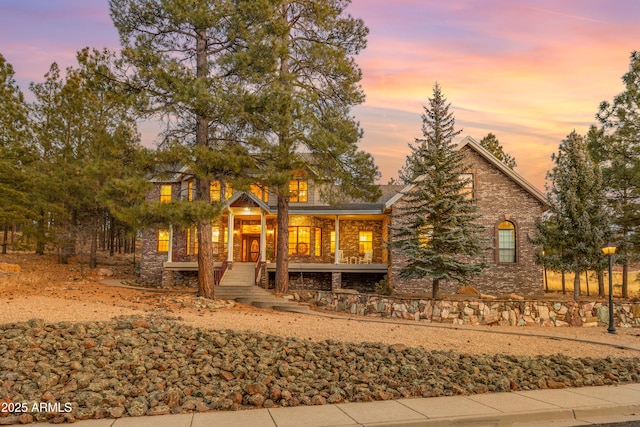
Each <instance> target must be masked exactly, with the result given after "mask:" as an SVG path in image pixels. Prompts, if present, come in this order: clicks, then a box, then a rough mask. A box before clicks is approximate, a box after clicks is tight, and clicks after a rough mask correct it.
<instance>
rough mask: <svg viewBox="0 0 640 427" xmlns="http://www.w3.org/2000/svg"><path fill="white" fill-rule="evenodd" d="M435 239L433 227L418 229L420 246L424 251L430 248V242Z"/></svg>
mask: <svg viewBox="0 0 640 427" xmlns="http://www.w3.org/2000/svg"><path fill="white" fill-rule="evenodd" d="M432 238H433V226H432V225H423V226H421V227H420V228H418V244H419V245H420V247H421V248H422V249H426V248H427V247H429V242H431V239H432Z"/></svg>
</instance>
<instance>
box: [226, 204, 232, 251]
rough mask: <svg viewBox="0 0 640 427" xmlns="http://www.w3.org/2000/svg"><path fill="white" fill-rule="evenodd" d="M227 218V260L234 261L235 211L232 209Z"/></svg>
mask: <svg viewBox="0 0 640 427" xmlns="http://www.w3.org/2000/svg"><path fill="white" fill-rule="evenodd" d="M227 219H228V221H227V261H228V262H233V212H231V209H229V215H228V217H227Z"/></svg>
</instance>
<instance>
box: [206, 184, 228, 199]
mask: <svg viewBox="0 0 640 427" xmlns="http://www.w3.org/2000/svg"><path fill="white" fill-rule="evenodd" d="M232 195H233V189H232V188H231V184H229V183H225V186H224V191H223V190H222V188H221V186H220V181H211V184H209V198H210V199H211V201H212V202H220V201H222V200H223V199H224V200H228V199H229V198H230V197H231V196H232Z"/></svg>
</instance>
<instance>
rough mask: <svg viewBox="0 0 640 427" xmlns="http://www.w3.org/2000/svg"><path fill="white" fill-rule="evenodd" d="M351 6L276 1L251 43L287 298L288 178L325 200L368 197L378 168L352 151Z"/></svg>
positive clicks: (359, 43) (359, 29) (265, 173)
mask: <svg viewBox="0 0 640 427" xmlns="http://www.w3.org/2000/svg"><path fill="white" fill-rule="evenodd" d="M349 3H350V1H349V0H276V1H273V2H271V4H270V5H268V8H267V9H266V10H265V11H264V15H263V16H264V17H265V19H264V21H263V24H262V25H260V26H256V27H255V32H254V33H253V35H252V40H253V43H252V44H250V48H251V51H252V52H255V55H254V56H253V57H258V56H261V57H262V58H264V60H263V61H262V63H261V64H270V66H271V68H270V69H268V70H267V69H265V70H263V72H262V73H253V74H252V78H253V79H254V80H253V81H252V84H251V87H255V88H257V89H258V90H255V91H253V92H252V95H253V99H254V100H255V101H254V107H253V108H254V109H253V113H254V114H253V115H252V119H253V122H252V123H253V131H254V135H255V136H258V137H260V138H261V141H262V145H261V146H260V150H259V154H258V157H259V159H260V161H259V162H258V165H260V172H261V176H262V180H263V182H264V183H265V184H266V185H268V186H269V188H270V190H271V191H273V192H275V194H276V196H277V210H278V242H277V245H276V246H277V254H276V289H277V290H278V291H279V292H286V291H287V289H288V281H289V272H288V257H289V239H288V224H289V215H288V212H289V203H290V201H291V197H292V196H293V197H294V198H295V197H298V196H299V193H298V192H297V189H293V190H292V187H291V186H290V183H291V181H292V180H295V179H297V178H303V179H306V178H308V179H309V180H310V181H313V182H314V183H315V184H316V185H319V186H320V192H321V196H322V197H323V198H324V199H325V200H326V201H328V202H330V203H334V202H338V201H344V200H345V197H353V198H367V199H373V198H376V197H377V195H378V189H377V187H375V186H374V185H373V184H374V180H375V179H376V178H377V177H378V170H377V168H376V167H375V165H374V163H373V158H372V157H371V156H370V155H369V154H368V153H365V152H363V151H361V150H359V149H358V146H357V143H358V141H359V139H360V138H361V136H362V132H361V130H360V128H359V126H358V123H357V122H356V121H355V119H354V118H353V116H352V115H351V108H352V107H353V106H355V105H357V104H360V103H361V102H362V101H363V100H364V94H363V92H362V88H361V87H360V85H359V81H360V79H361V77H362V76H361V72H360V69H359V68H358V66H357V64H356V63H355V61H354V56H355V55H357V54H358V53H359V52H360V51H361V50H362V49H364V47H365V45H366V35H367V33H368V29H367V28H366V27H365V25H364V23H363V21H362V20H360V19H356V18H353V17H352V16H350V15H349V14H348V13H347V11H346V9H347V6H348V5H349Z"/></svg>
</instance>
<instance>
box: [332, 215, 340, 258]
mask: <svg viewBox="0 0 640 427" xmlns="http://www.w3.org/2000/svg"><path fill="white" fill-rule="evenodd" d="M339 251H340V215H336V252H335V253H334V254H333V255H334V258H335V264H340V255H338V254H339V253H340V252H339Z"/></svg>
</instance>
